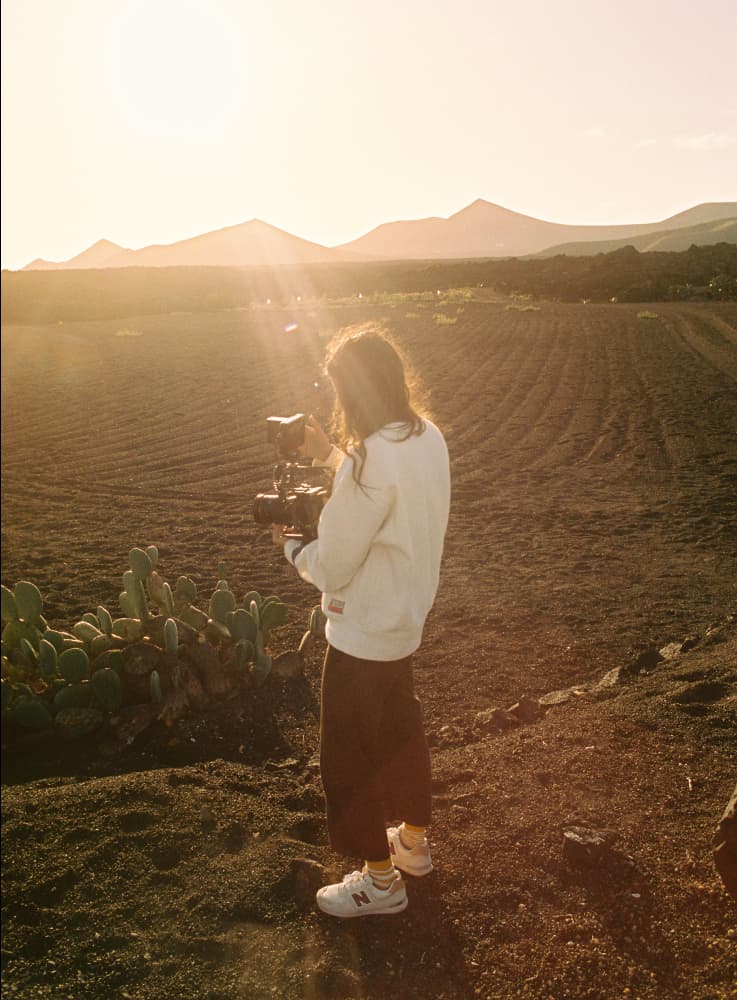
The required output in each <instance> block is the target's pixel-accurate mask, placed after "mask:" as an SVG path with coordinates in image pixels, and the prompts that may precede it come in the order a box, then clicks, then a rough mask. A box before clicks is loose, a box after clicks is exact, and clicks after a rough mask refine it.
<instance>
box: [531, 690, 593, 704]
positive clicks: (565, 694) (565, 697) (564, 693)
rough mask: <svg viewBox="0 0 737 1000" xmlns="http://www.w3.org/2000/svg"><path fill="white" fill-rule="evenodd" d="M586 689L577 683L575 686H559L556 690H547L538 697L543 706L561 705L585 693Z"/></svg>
mask: <svg viewBox="0 0 737 1000" xmlns="http://www.w3.org/2000/svg"><path fill="white" fill-rule="evenodd" d="M586 690H587V689H586V688H585V687H583V686H582V685H577V686H576V687H569V688H560V689H559V690H558V691H548V693H547V694H544V695H543V696H542V697H541V698H540V704H541V705H545V706H550V705H563V704H564V703H565V702H567V701H570V700H571V699H572V698H580V697H581V695H584V694H586Z"/></svg>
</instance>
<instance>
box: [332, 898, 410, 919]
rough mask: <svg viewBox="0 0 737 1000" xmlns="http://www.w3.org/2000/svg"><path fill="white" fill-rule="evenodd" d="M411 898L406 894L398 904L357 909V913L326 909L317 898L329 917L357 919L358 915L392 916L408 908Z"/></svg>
mask: <svg viewBox="0 0 737 1000" xmlns="http://www.w3.org/2000/svg"><path fill="white" fill-rule="evenodd" d="M408 903H409V899H408V898H407V897H406V896H405V897H404V899H403V900H402V901H401V903H397V905H396V906H387V907H386V909H384V910H356V912H355V913H336V912H335V911H334V910H328V909H326V908H325V907H324V906H323V905H322V903H321V902H320V900H319V899H318V900H317V906H318V908H319V909H320V910H321V911H322V912H323V913H327V915H328V916H329V917H337V918H338V919H339V920H355V919H356V918H357V917H390V916H391V915H392V914H393V913H402V912H403V911H404V910H406V909H407V905H408Z"/></svg>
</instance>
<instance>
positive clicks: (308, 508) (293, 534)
mask: <svg viewBox="0 0 737 1000" xmlns="http://www.w3.org/2000/svg"><path fill="white" fill-rule="evenodd" d="M305 424H306V418H305V415H304V414H303V413H295V414H294V416H292V417H268V418H267V421H266V437H267V440H268V442H269V444H273V445H274V447H275V449H276V455H277V464H276V467H275V469H274V486H273V492H271V493H259V494H257V496H256V499H255V500H254V502H253V517H254V520H255V521H256V523H257V524H264V525H271V524H284V525H286V526H287V529H286V531H285V532H284V534H285V537H287V538H299V539H301V540H302V541H308V542H309V541H313V540H314V539H315V538H317V522H318V520H319V519H320V512H321V511H322V508H323V507H324V505H325V501H326V500H327V498H328V496H329V495H330V491H329V489H328V487H327V484H326V476H327V472H326V470H325V469H321V468H314V467H313V466H312V465H301V464H300V463H299V448H300V445H301V444H302V443H303V441H304V437H305Z"/></svg>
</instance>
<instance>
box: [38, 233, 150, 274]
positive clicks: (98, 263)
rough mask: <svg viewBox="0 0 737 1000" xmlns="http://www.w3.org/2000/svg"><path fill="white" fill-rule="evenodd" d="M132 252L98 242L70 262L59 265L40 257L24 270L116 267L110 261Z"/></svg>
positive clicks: (108, 243)
mask: <svg viewBox="0 0 737 1000" xmlns="http://www.w3.org/2000/svg"><path fill="white" fill-rule="evenodd" d="M130 252H131V251H129V250H124V249H123V247H119V246H118V244H117V243H112V242H111V241H110V240H98V241H97V243H93V244H92V246H91V247H87V249H86V250H83V251H82V253H78V254H77V256H76V257H71V258H70V259H69V260H64V261H61V262H60V263H58V264H57V263H55V262H54V261H50V260H44V259H43V258H42V257H38V258H37V259H36V260H33V261H31V263H30V264H26V266H25V267H24V268H23V270H24V271H58V270H66V269H73V268H87V267H115V265H114V264H111V263H110V261H112V260H113V259H114V258H115V257H117V256H118V255H119V254H121V253H130Z"/></svg>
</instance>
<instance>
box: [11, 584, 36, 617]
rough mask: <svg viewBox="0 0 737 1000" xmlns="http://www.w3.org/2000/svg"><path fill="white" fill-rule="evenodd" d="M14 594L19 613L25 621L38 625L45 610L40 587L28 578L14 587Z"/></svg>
mask: <svg viewBox="0 0 737 1000" xmlns="http://www.w3.org/2000/svg"><path fill="white" fill-rule="evenodd" d="M13 595H14V597H15V605H16V607H17V609H18V615H19V616H20V617H21V618H22V619H23V621H24V622H28V623H29V624H31V625H38V624H39V622H40V620H41V617H42V612H43V598H42V597H41V591H40V590H39V589H38V587H37V586H36V585H35V584H34V583H29V582H28V580H21V581H20V582H19V583H16V585H15V587H14V588H13Z"/></svg>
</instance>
